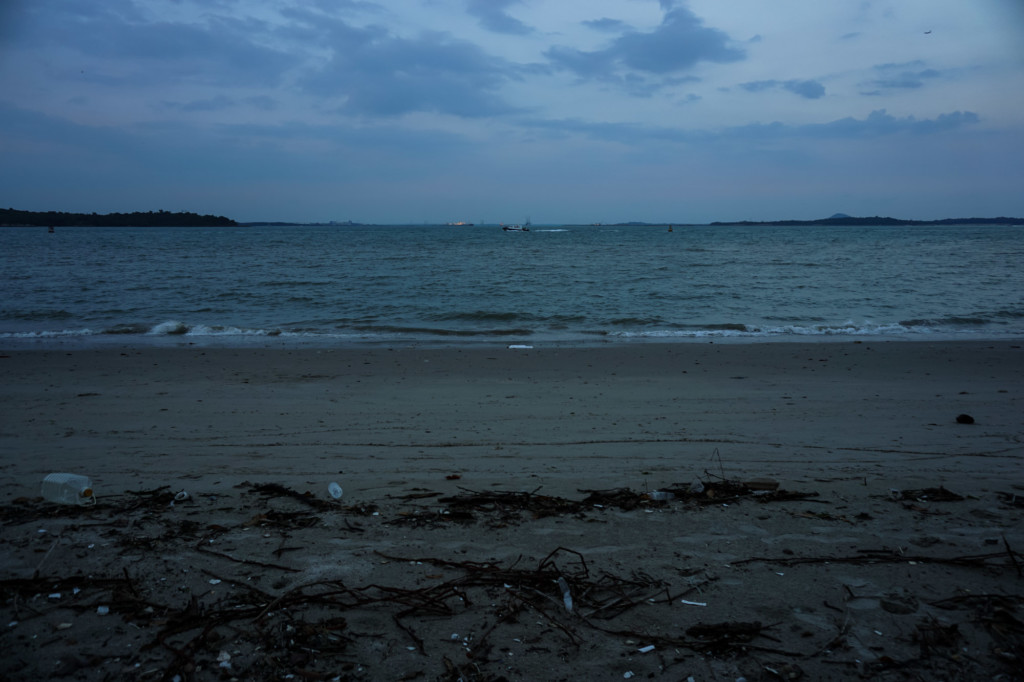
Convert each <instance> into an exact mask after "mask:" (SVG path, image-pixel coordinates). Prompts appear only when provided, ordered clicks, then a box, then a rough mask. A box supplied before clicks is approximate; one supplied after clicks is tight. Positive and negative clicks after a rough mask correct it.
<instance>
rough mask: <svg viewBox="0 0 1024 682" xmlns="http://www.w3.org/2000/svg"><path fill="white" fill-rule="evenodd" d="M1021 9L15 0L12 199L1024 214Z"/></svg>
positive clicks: (7, 40)
mask: <svg viewBox="0 0 1024 682" xmlns="http://www.w3.org/2000/svg"><path fill="white" fill-rule="evenodd" d="M1022 32H1024V2H1022V1H1021V0H970V1H966V0H863V1H861V0H843V1H842V2H822V1H821V0H774V1H773V2H765V0H728V1H723V0H689V1H687V0H301V1H300V0H291V1H287V0H103V2H92V1H87V0H0V157H2V163H0V207H4V208H7V207H10V208H17V209H21V210H33V211H45V210H59V211H71V212H85V213H92V212H96V213H110V212H129V211H148V210H169V211H193V212H196V213H203V214H206V213H210V214H215V215H224V216H227V217H230V218H234V219H236V220H238V221H243V222H245V221H261V220H267V221H294V222H327V221H332V220H333V221H346V220H352V221H355V222H366V223H378V224H396V223H411V224H420V223H424V222H428V223H438V222H442V223H443V222H450V221H469V222H486V223H498V222H506V223H509V222H521V221H523V220H526V219H527V218H530V219H531V220H532V221H533V222H534V223H537V224H540V223H594V222H603V223H614V222H624V221H645V222H675V223H706V222H710V221H729V220H780V219H802V220H805V219H815V218H822V217H828V216H830V215H832V214H834V213H846V214H849V215H855V216H875V215H880V216H892V217H898V218H911V219H923V220H928V219H940V218H947V217H995V216H1018V217H1019V216H1024V38H1022V35H1021V34H1022Z"/></svg>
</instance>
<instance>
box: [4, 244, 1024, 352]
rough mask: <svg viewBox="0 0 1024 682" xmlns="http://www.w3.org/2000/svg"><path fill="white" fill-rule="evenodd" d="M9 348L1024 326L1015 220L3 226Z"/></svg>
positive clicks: (900, 333) (742, 335)
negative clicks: (936, 223)
mask: <svg viewBox="0 0 1024 682" xmlns="http://www.w3.org/2000/svg"><path fill="white" fill-rule="evenodd" d="M0 291H2V295H3V299H2V303H0V346H5V347H12V346H19V347H23V346H32V347H36V346H39V347H47V346H60V347H67V346H89V345H97V344H110V343H113V344H135V345H138V344H153V345H168V344H172V345H181V344H209V345H229V346H248V345H288V344H296V345H298V344H307V345H320V346H351V345H359V344H389V345H390V344H430V345H470V344H527V345H535V346H542V345H545V344H607V343H634V342H641V341H651V340H657V341H693V340H708V339H711V340H718V339H721V340H726V339H729V340H743V341H771V340H790V339H801V340H815V339H816V340H822V341H825V340H833V339H876V338H879V337H883V338H890V339H936V338H943V339H945V338H971V339H994V338H1013V337H1024V228H1021V227H1012V226H974V225H960V226H941V227H931V226H914V227H887V226H877V227H771V226H698V227H675V228H674V230H673V231H671V232H669V231H668V230H667V229H666V228H665V227H646V226H645V227H632V226H630V227H613V226H565V227H544V226H535V227H534V228H533V229H532V231H530V232H528V233H508V232H503V231H502V230H501V229H500V228H496V227H482V226H481V227H465V226H462V227H449V226H408V227H383V226H379V227H369V226H366V227H364V226H345V227H339V226H330V227H328V226H323V227H287V228H286V227H255V228H253V227H223V228H61V229H58V230H57V231H56V232H55V233H53V234H49V233H47V231H46V229H45V228H4V229H0Z"/></svg>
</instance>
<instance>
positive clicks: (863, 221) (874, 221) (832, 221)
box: [711, 216, 1024, 225]
mask: <svg viewBox="0 0 1024 682" xmlns="http://www.w3.org/2000/svg"><path fill="white" fill-rule="evenodd" d="M711 224H712V225H1024V218H943V219H942V220H902V219H900V218H883V217H880V216H874V217H872V218H854V217H851V216H842V217H835V218H822V219H820V220H770V221H754V220H740V221H735V222H714V223H711Z"/></svg>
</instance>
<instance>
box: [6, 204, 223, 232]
mask: <svg viewBox="0 0 1024 682" xmlns="http://www.w3.org/2000/svg"><path fill="white" fill-rule="evenodd" d="M237 224H238V223H236V222H235V221H234V220H231V219H230V218H225V217H224V216H215V215H198V214H196V213H186V212H179V213H171V212H170V211H156V212H153V211H147V212H146V213H142V212H135V213H64V212H63V211H18V210H15V209H13V208H0V225H3V226H28V227H30V226H40V227H46V226H49V225H52V226H54V227H219V226H222V225H237Z"/></svg>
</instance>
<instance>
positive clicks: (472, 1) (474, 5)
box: [466, 0, 533, 35]
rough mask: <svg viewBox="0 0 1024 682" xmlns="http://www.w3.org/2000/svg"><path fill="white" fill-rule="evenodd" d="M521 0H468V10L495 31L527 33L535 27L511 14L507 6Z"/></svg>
mask: <svg viewBox="0 0 1024 682" xmlns="http://www.w3.org/2000/svg"><path fill="white" fill-rule="evenodd" d="M517 4H519V0H468V1H467V4H466V11H467V12H469V13H470V14H471V15H472V16H474V17H476V18H477V19H479V20H480V25H481V26H483V27H484V28H486V29H487V30H489V31H494V32H495V33H508V34H510V35H527V34H529V33H533V29H532V28H530V27H529V26H527V25H526V24H524V23H523V22H521V21H519V20H518V19H516V18H515V17H513V16H511V15H509V13H508V12H506V11H505V8H506V7H508V6H509V5H517Z"/></svg>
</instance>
